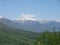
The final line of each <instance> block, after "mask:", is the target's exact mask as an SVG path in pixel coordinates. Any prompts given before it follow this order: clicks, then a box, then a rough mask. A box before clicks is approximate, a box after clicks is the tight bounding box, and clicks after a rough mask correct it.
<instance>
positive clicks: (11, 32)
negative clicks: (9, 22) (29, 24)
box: [0, 22, 39, 45]
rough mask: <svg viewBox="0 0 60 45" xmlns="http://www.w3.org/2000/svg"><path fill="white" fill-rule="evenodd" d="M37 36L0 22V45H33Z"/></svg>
mask: <svg viewBox="0 0 60 45" xmlns="http://www.w3.org/2000/svg"><path fill="white" fill-rule="evenodd" d="M38 36H39V34H37V33H34V32H29V31H24V30H22V29H20V30H19V29H15V28H11V27H9V26H6V25H5V24H3V23H2V22H0V45H33V43H34V42H35V41H36V39H37V37H38Z"/></svg>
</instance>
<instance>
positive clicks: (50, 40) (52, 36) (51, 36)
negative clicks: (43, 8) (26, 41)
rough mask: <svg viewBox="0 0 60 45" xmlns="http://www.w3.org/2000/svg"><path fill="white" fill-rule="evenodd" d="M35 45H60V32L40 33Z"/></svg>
mask: <svg viewBox="0 0 60 45" xmlns="http://www.w3.org/2000/svg"><path fill="white" fill-rule="evenodd" d="M34 45H60V31H59V32H56V31H54V32H49V31H45V32H42V33H40V37H39V38H38V39H37V41H36V42H35V44H34Z"/></svg>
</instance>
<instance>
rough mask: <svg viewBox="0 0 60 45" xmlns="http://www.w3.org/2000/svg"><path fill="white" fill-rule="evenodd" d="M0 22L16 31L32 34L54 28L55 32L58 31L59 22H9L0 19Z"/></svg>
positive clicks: (8, 20)
mask: <svg viewBox="0 0 60 45" xmlns="http://www.w3.org/2000/svg"><path fill="white" fill-rule="evenodd" d="M0 21H1V22H4V23H5V24H7V25H8V26H11V27H15V28H18V29H24V30H28V31H33V32H42V31H45V30H50V31H52V29H53V28H54V27H55V28H56V30H57V29H58V30H59V29H60V22H57V21H49V20H29V19H27V20H26V19H24V20H21V19H19V20H10V19H7V18H4V17H3V18H0Z"/></svg>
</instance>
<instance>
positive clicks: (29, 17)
mask: <svg viewBox="0 0 60 45" xmlns="http://www.w3.org/2000/svg"><path fill="white" fill-rule="evenodd" d="M17 20H37V19H36V16H35V15H32V14H27V13H23V14H21V16H20V17H19V18H18V19H17Z"/></svg>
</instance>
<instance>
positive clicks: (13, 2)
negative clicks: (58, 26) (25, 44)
mask: <svg viewBox="0 0 60 45" xmlns="http://www.w3.org/2000/svg"><path fill="white" fill-rule="evenodd" d="M22 13H27V14H30V15H31V14H32V15H35V16H36V17H37V18H39V19H48V20H56V21H60V0H0V16H5V17H7V18H10V19H15V18H18V17H19V16H21V14H22Z"/></svg>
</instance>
